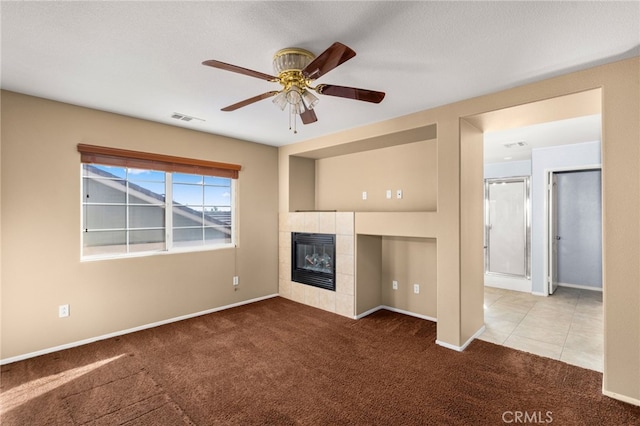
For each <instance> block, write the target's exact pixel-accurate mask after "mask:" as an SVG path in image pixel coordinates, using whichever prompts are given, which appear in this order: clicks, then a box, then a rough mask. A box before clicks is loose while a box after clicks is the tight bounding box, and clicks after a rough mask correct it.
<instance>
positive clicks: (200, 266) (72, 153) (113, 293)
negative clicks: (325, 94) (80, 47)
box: [1, 91, 278, 359]
mask: <svg viewBox="0 0 640 426" xmlns="http://www.w3.org/2000/svg"><path fill="white" fill-rule="evenodd" d="M1 106H2V110H1V112H2V135H1V136H2V155H1V160H2V210H1V215H2V216H1V218H2V227H1V229H2V252H1V253H2V259H1V261H2V266H3V267H2V275H1V277H2V354H1V357H2V359H7V358H11V357H15V356H19V355H23V354H28V353H31V352H34V351H39V350H45V349H48V348H51V347H55V346H58V345H63V344H68V343H72V342H75V341H79V340H83V339H89V338H93V337H97V336H100V335H104V334H107V333H112V332H118V331H120V330H125V329H129V328H133V327H137V326H142V325H146V324H150V323H153V322H157V321H161V320H166V319H170V318H175V317H178V316H182V315H188V314H191V313H196V312H200V311H203V310H207V309H211V308H215V307H219V306H224V305H228V304H231V303H235V302H241V301H245V300H249V299H253V298H257V297H261V296H266V295H270V294H275V293H277V291H278V282H277V280H278V256H277V250H278V207H277V206H278V195H277V194H278V177H277V169H278V163H277V161H278V159H277V149H275V148H273V147H268V146H265V145H260V144H254V143H249V142H244V141H239V140H233V139H229V138H224V137H220V136H213V135H210V134H205V133H200V132H195V131H190V130H185V129H181V128H178V127H173V126H167V125H162V124H157V123H152V122H148V121H143V120H138V119H134V118H128V117H124V116H119V115H115V114H110V113H105V112H100V111H95V110H91V109H87V108H81V107H77V106H71V105H67V104H63V103H58V102H53V101H48V100H43V99H39V98H33V97H29V96H24V95H19V94H16V93H12V92H4V91H3V92H2V105H1ZM81 142H82V143H88V144H95V145H103V146H113V147H118V148H126V149H132V150H138V151H147V152H155V153H161V154H167V155H175V156H181V157H191V158H198V159H205V160H211V161H220V162H227V163H236V164H240V165H241V166H242V171H241V172H240V178H239V179H238V199H239V207H238V214H239V245H238V248H237V249H221V250H217V251H204V252H193V253H183V254H165V255H156V256H147V257H136V258H126V259H113V260H104V261H92V262H80V244H81V243H80V213H81V209H80V206H79V203H80V156H79V153H78V152H77V150H76V145H77V144H78V143H81ZM234 275H238V276H239V278H240V285H239V287H238V290H237V291H234V288H233V286H232V277H233V276H234ZM66 303H69V304H70V305H71V306H70V308H71V309H70V310H71V316H70V317H68V318H58V305H60V304H66Z"/></svg>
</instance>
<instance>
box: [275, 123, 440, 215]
mask: <svg viewBox="0 0 640 426" xmlns="http://www.w3.org/2000/svg"><path fill="white" fill-rule="evenodd" d="M436 137H437V126H436V125H435V124H431V125H426V126H422V127H418V128H414V129H409V130H404V131H399V132H395V133H392V134H387V135H382V136H378V137H374V138H368V139H361V140H357V141H353V142H349V143H345V144H340V145H333V146H329V147H325V148H320V149H315V150H311V151H306V152H299V153H297V154H296V155H291V156H289V176H288V177H289V211H290V212H295V211H313V210H319V211H351V212H354V211H355V212H425V211H436V210H437V172H438V170H437V139H436ZM398 190H400V191H401V192H402V194H401V195H400V196H398ZM363 192H366V193H367V197H366V200H365V199H363ZM388 193H390V197H389V195H388Z"/></svg>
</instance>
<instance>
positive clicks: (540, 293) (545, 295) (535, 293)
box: [531, 291, 549, 297]
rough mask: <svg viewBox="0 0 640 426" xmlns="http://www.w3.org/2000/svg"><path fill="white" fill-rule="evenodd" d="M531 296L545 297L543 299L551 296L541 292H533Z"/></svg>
mask: <svg viewBox="0 0 640 426" xmlns="http://www.w3.org/2000/svg"><path fill="white" fill-rule="evenodd" d="M531 294H533V295H534V296H543V297H547V296H549V295H548V294H547V293H543V292H539V291H532V292H531Z"/></svg>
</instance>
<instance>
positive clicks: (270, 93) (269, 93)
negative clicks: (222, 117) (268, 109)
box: [222, 90, 280, 111]
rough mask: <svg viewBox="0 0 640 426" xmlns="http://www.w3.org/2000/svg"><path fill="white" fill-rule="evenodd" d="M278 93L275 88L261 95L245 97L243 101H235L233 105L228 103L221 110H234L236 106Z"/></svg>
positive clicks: (242, 105) (243, 105)
mask: <svg viewBox="0 0 640 426" xmlns="http://www.w3.org/2000/svg"><path fill="white" fill-rule="evenodd" d="M278 93H280V92H278V91H277V90H273V91H271V92H266V93H263V94H261V95H258V96H254V97H252V98H249V99H245V100H244V101H240V102H238V103H235V104H233V105H229V106H228V107H225V108H222V111H235V110H237V109H238V108H242V107H245V106H247V105H251V104H252V103H254V102H258V101H261V100H263V99H267V98H270V97H272V96H275V95H277V94H278Z"/></svg>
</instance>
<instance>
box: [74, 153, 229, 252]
mask: <svg viewBox="0 0 640 426" xmlns="http://www.w3.org/2000/svg"><path fill="white" fill-rule="evenodd" d="M78 150H79V151H80V152H81V154H82V257H83V258H86V259H90V258H104V257H119V256H126V255H133V254H135V255H139V254H141V253H144V254H152V253H157V252H165V251H172V250H189V249H197V248H200V249H207V248H216V247H224V246H230V245H233V244H234V227H235V223H234V208H233V207H234V202H235V178H237V176H238V170H239V169H240V166H237V165H232V164H224V163H212V162H203V161H200V160H190V159H184V158H180V157H167V156H159V155H156V154H146V153H139V152H134V151H125V150H117V149H113V148H103V147H93V146H90V145H83V144H80V145H78ZM94 151H96V152H97V154H96V152H94ZM105 153H106V154H108V155H106V154H105ZM114 153H115V154H117V155H114ZM149 156H151V157H150V158H151V159H150V158H149ZM160 160H162V161H160ZM183 163H184V164H183ZM143 165H146V166H149V167H148V168H142V167H140V166H143ZM130 166H131V167H130ZM132 166H135V167H132ZM190 172H191V173H190ZM167 212H169V214H167Z"/></svg>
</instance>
